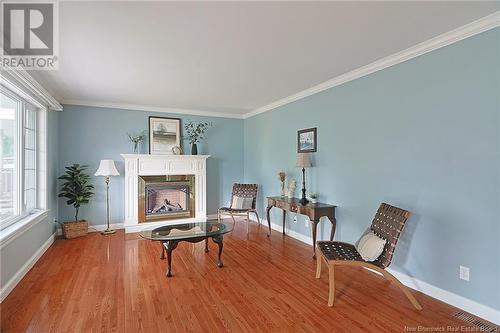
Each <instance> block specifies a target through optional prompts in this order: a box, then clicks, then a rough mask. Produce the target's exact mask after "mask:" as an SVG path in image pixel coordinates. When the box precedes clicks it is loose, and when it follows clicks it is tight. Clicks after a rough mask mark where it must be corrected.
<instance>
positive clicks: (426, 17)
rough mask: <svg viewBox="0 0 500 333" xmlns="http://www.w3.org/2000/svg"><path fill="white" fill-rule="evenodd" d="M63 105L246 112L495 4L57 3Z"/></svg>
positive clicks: (52, 80)
mask: <svg viewBox="0 0 500 333" xmlns="http://www.w3.org/2000/svg"><path fill="white" fill-rule="evenodd" d="M59 10H60V14H59V17H60V28H59V29H60V57H59V59H60V68H59V70H58V71H51V72H49V71H39V72H36V73H32V74H33V76H34V77H35V78H36V79H37V80H38V81H39V82H40V83H42V85H43V86H44V87H45V88H46V89H47V90H49V91H50V92H51V93H53V94H54V95H55V97H56V98H58V99H59V100H60V101H62V102H63V103H64V102H66V103H67V102H75V103H84V104H85V103H87V104H93V105H99V104H103V105H104V104H117V105H127V104H130V105H142V106H149V107H157V108H180V109H191V110H205V111H212V112H217V113H219V114H228V115H241V114H244V113H247V112H249V111H252V110H254V109H256V108H259V107H262V106H264V105H267V104H269V103H272V102H274V101H276V100H279V99H281V98H284V97H286V96H289V95H291V94H295V93H297V92H299V91H301V90H304V89H307V88H310V87H312V86H314V85H317V84H319V83H322V82H324V81H326V80H329V79H331V78H333V77H336V76H338V75H341V74H343V73H346V72H349V71H351V70H353V69H356V68H359V67H361V66H363V65H366V64H369V63H371V62H373V61H375V60H377V59H380V58H383V57H385V56H388V55H391V54H393V53H396V52H398V51H401V50H403V49H406V48H408V47H410V46H413V45H415V44H417V43H420V42H423V41H425V40H428V39H430V38H432V37H435V36H437V35H440V34H442V33H444V32H447V31H450V30H452V29H454V28H457V27H459V26H462V25H464V24H467V23H469V22H472V21H474V20H477V19H479V18H481V17H483V16H486V15H488V14H490V13H493V12H495V11H496V10H497V4H496V3H495V2H73V1H70V2H61V3H60V8H59Z"/></svg>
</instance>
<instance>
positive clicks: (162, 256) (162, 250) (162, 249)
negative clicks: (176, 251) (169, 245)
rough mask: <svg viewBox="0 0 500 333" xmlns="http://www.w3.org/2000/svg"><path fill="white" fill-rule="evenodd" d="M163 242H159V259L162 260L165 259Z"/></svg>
mask: <svg viewBox="0 0 500 333" xmlns="http://www.w3.org/2000/svg"><path fill="white" fill-rule="evenodd" d="M163 244H164V243H161V256H160V259H161V260H164V259H165V246H163Z"/></svg>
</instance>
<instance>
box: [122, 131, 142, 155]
mask: <svg viewBox="0 0 500 333" xmlns="http://www.w3.org/2000/svg"><path fill="white" fill-rule="evenodd" d="M127 136H128V141H129V142H130V143H133V144H134V153H137V154H139V153H140V144H142V143H143V142H144V139H145V138H146V131H142V132H140V133H137V134H132V133H127Z"/></svg>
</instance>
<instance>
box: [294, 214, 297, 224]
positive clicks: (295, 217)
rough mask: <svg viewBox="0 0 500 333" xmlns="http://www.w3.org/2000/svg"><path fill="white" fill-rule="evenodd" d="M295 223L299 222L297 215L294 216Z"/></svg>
mask: <svg viewBox="0 0 500 333" xmlns="http://www.w3.org/2000/svg"><path fill="white" fill-rule="evenodd" d="M293 223H297V215H294V216H293Z"/></svg>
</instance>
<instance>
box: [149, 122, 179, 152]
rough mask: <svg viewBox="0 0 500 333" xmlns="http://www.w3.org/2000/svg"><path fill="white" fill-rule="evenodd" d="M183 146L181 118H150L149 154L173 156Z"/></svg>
mask: <svg viewBox="0 0 500 333" xmlns="http://www.w3.org/2000/svg"><path fill="white" fill-rule="evenodd" d="M180 146H181V120H180V119H179V118H164V117H149V153H150V154H173V153H174V152H173V148H174V147H180Z"/></svg>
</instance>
